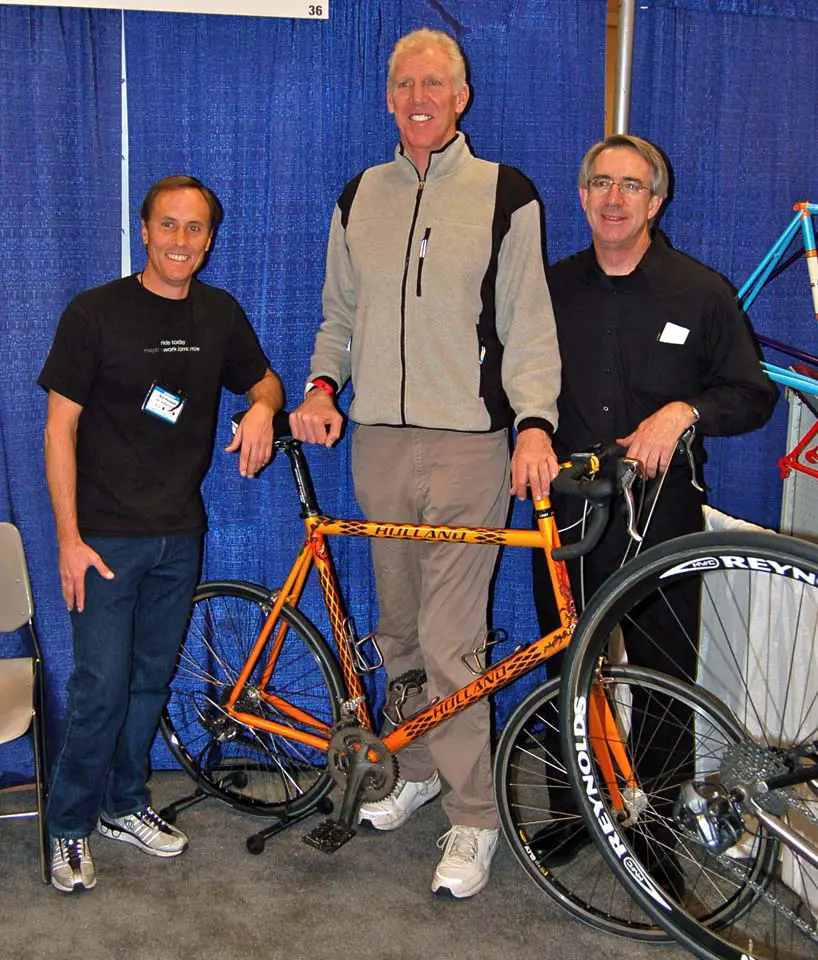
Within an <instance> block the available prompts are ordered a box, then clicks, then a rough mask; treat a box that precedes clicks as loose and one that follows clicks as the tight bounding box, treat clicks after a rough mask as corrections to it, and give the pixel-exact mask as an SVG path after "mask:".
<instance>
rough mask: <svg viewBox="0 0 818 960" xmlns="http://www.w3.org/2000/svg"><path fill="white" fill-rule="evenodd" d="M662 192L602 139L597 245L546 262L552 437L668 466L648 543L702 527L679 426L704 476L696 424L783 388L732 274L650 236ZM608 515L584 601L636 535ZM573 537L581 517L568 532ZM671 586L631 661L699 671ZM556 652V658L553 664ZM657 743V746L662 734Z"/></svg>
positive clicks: (595, 202) (562, 844) (712, 431)
mask: <svg viewBox="0 0 818 960" xmlns="http://www.w3.org/2000/svg"><path fill="white" fill-rule="evenodd" d="M667 191H668V172H667V167H666V165H665V163H664V160H663V159H662V157H661V154H660V153H659V152H658V151H657V150H656V148H655V147H653V145H652V144H650V143H647V142H646V141H644V140H641V139H639V138H638V137H630V136H624V135H616V136H612V137H608V138H607V139H606V140H604V141H602V142H600V143H597V144H595V145H594V146H593V147H592V148H591V149H590V150H589V151H588V153H587V154H586V155H585V158H584V159H583V162H582V167H581V168H580V174H579V196H580V202H581V204H582V208H583V210H584V211H585V214H586V216H587V218H588V223H589V225H590V227H591V232H592V235H593V243H592V245H591V246H590V247H588V248H587V249H586V250H583V251H581V252H580V253H577V254H575V255H574V256H572V257H568V258H567V259H565V260H561V261H560V262H559V263H557V264H555V265H554V266H553V267H552V268H551V269H550V270H549V272H548V286H549V289H550V291H551V299H552V302H553V307H554V314H555V317H556V323H557V333H558V338H559V344H560V353H561V356H562V387H561V393H560V397H559V404H558V409H559V426H558V429H557V432H556V434H555V436H554V448H555V450H556V452H557V455H558V456H559V458H560V459H561V460H564V459H566V458H568V457H569V455H570V454H571V453H572V452H575V451H578V450H582V449H584V448H586V447H589V446H591V445H592V444H594V443H596V442H599V441H602V442H604V443H610V442H611V441H614V440H616V441H618V442H619V443H621V444H623V445H624V446H626V447H627V448H628V456H629V457H633V458H635V459H638V460H640V461H641V462H642V463H643V464H644V466H645V469H646V472H647V475H648V476H649V477H651V478H654V477H656V476H657V474H661V473H662V472H664V471H665V469H666V468H668V466H669V469H668V471H667V475H666V477H665V482H664V487H663V489H662V494H661V496H660V497H659V500H658V502H657V507H656V510H655V513H654V515H653V519H652V521H651V526H650V530H649V533H648V537H647V543H646V546H650V545H652V544H656V543H660V542H663V541H665V540H669V539H671V538H673V537H677V536H681V535H683V534H686V533H692V532H695V531H697V530H701V529H702V528H703V518H702V505H703V501H704V498H703V495H702V494H701V493H700V492H699V491H698V490H697V489H695V488H694V487H693V486H692V485H691V482H690V481H691V477H690V470H689V468H688V467H687V466H686V463H685V457H684V456H683V455H682V454H680V453H679V452H678V439H679V437H680V435H681V434H682V433H683V432H684V431H685V430H686V429H687V428H688V427H690V426H691V425H693V424H696V434H697V435H696V438H695V441H694V448H693V449H694V455H695V459H696V462H697V469H698V471H699V473H701V465H702V464H703V462H704V459H705V455H704V448H703V446H702V442H701V436H700V435H701V434H709V435H714V436H718V435H728V434H738V433H744V432H746V431H749V430H755V429H756V428H758V427H760V426H761V425H762V424H764V423H765V422H766V421H767V420H768V419H769V417H770V415H771V414H772V411H773V408H774V406H775V403H776V400H777V396H778V391H777V389H776V388H775V387H774V386H773V385H772V384H771V383H770V381H769V380H767V378H766V376H765V374H764V373H763V371H762V368H761V366H760V364H759V361H758V356H757V354H756V351H755V348H754V345H753V342H752V339H751V335H750V331H749V325H748V323H747V321H746V319H745V317H744V316H743V315H742V314H741V312H740V311H739V309H738V307H737V305H736V301H735V298H734V295H733V292H732V291H731V289H730V287H729V286H728V284H727V283H726V282H725V281H724V280H723V279H722V278H721V277H720V276H719V275H718V274H717V273H715V272H714V271H713V270H711V269H709V268H708V267H705V266H704V265H703V264H701V263H699V262H698V261H696V260H694V259H692V258H691V257H688V256H687V255H685V254H683V253H679V252H678V251H676V250H673V249H672V248H671V247H669V246H668V244H667V243H666V242H665V240H664V239H663V238H662V236H661V234H658V233H657V235H656V236H655V237H652V236H651V232H650V225H651V221H652V220H653V218H654V217H655V216H656V214H657V213H658V212H659V209H660V208H661V206H662V203H663V202H664V200H665V198H666V196H667ZM699 479H701V477H699ZM554 506H555V509H556V512H557V519H558V521H559V524H560V527H561V528H566V527H569V526H570V525H572V524H574V523H576V522H577V521H579V520H581V514H582V505H581V504H576V503H574V502H565V499H564V498H560V497H559V496H558V495H556V494H555V495H554ZM612 514H613V515H612V518H611V522H610V524H609V527H608V529H607V531H606V532H605V534H604V536H603V538H602V540H601V542H600V544H599V546H598V547H597V548H596V549H595V550H594V551H593V552H592V553H591V554H590V555H589V556H587V557H586V558H585V559H584V560H583V561H582V571H581V572H580V564H579V563H577V564H576V565H575V569H572V570H571V571H570V572H571V580H572V584H573V587H574V592H575V595H576V599H577V603H578V605H579V606H582V605H583V596H582V594H583V590H582V589H581V586H580V585H581V584H582V586H583V587H584V599H585V600H587V599H588V598H590V596H592V594H593V593H594V592H595V591H596V590H597V589H598V588H599V586H600V585H601V584H602V583H603V581H604V580H605V579H607V577H609V576H610V575H611V574H612V573H613V572H614V571H615V570H616V569H618V567H619V566H620V564H621V562H622V558H623V555H624V551H625V548H626V546H627V544H628V537H627V532H626V528H625V522H624V519H623V517H622V515H621V514H620V512H619V511H618V510H614V511H612ZM579 536H580V528H579V526H576V527H574V529H572V530H567V531H566V533H565V535H564V537H563V539H564V541H565V542H572V541H575V540H577V539H579ZM536 553H537V554H539V555H536V554H535V558H534V593H535V599H536V600H537V611H538V615H539V618H540V626H541V628H542V631H543V633H545V632H547V631H548V630H550V629H553V626H554V623H553V617H554V614H553V598H552V597H551V589H550V582H549V580H548V576H547V573H546V571H545V561H544V558H543V556H542V554H541V552H540V551H538V552H536ZM673 589H674V590H675V591H676V593H675V595H673V596H671V597H670V599H671V600H672V603H673V607H674V610H673V611H672V612H670V613H668V611H667V609H666V608H663V609H662V610H654V611H652V616H653V617H654V619H653V620H652V621H651V626H650V633H651V635H652V636H653V637H655V636H656V635H657V631H658V632H659V635H660V636H661V639H662V642H661V646H657V645H656V644H654V643H653V642H651V640H650V638H648V637H647V632H648V627H647V626H646V624H643V623H642V622H641V620H640V622H639V624H637V628H636V629H632V628H630V627H626V629H625V630H624V634H625V636H624V639H625V646H626V649H627V653H628V657H629V659H630V660H631V661H632V662H637V663H639V664H641V665H644V666H650V667H653V668H655V669H659V670H662V671H663V672H665V673H672V674H675V675H677V676H683V677H687V678H688V679H691V678H692V679H695V669H696V659H697V649H696V647H697V639H698V615H699V614H698V607H699V598H698V587H697V584H696V583H695V582H693V583H688V584H684V585H682V586H681V588H678V587H674V588H673ZM668 595H669V596H670V592H668ZM657 606H662V605H661V604H660V605H657ZM691 638H692V639H691ZM560 659H561V658H558V659H557V661H556V662H555V661H554V660H549V664H548V666H549V673H551V674H552V675H553V673H554V670H555V669H556V670H559V666H560V664H559V660H560ZM665 726H667V725H665ZM655 741H656V743H655V745H656V747H657V749H659V748H660V747H661V746H662V743H661V741H662V737H661V736H658V735H657V736H656V737H655ZM682 746H683V745H682V744H678V745H677V747H674V749H678V748H679V747H682ZM553 792H554V794H555V797H556V793H557V791H553ZM563 792H564V793H567V791H563ZM555 797H552V806H553V807H554V812H555V813H563V814H564V813H569V812H571V811H570V810H568V809H562V810H561V809H559V808H560V803H559V801H558V800H556V799H555ZM564 806H566V807H569V806H570V802H566V803H565V804H564ZM570 824H571V821H570V820H569V821H562V822H560V821H559V820H556V821H555V823H554V827H553V829H552V830H551V831H550V832H549V831H548V828H547V829H546V833H549V836H548V837H547V838H546V837H545V836H543V838H542V841H543V843H542V846H543V849H548V846H549V844H550V846H551V847H552V848H553V850H555V851H556V850H557V849H561V851H562V853H561V854H556V853H555V854H554V857H555V858H557V857H559V858H560V859H562V860H563V861H564V860H565V859H567V858H568V857H569V856H570V854H571V853H572V852H573V851H574V850H575V849H577V848H578V846H579V845H581V843H582V841H583V837H582V836H581V835H580V834H579V831H578V830H574V829H573V828H572V827H571V825H570ZM546 841H547V842H546ZM555 863H556V859H555ZM670 882H671V885H672V882H673V878H671V881H670Z"/></svg>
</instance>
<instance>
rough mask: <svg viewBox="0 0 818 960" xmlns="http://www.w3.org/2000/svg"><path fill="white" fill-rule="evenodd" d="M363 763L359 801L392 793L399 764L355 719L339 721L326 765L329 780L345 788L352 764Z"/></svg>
mask: <svg viewBox="0 0 818 960" xmlns="http://www.w3.org/2000/svg"><path fill="white" fill-rule="evenodd" d="M356 763H365V764H366V765H367V767H368V768H369V769H368V770H367V772H366V773H365V775H364V781H363V789H362V790H361V800H362V802H363V803H375V802H376V801H377V800H383V799H384V797H388V796H389V794H390V793H391V792H392V790H393V788H394V786H395V781H396V780H397V778H398V762H397V760H396V759H395V757H394V756H393V755H392V754H391V753H390V752H389V751H388V750H387V749H386V747H385V746H384V745H383V741H382V740H381V739H379V738H378V737H376V736H375V734H374V733H371V732H370V731H369V730H364V729H363V728H362V727H359V726H358V724H357V722H356V721H354V720H349V721H342V722H341V723H340V724H338V725H337V726H336V727H335V731H334V733H333V734H332V737H331V738H330V742H329V750H328V752H327V765H328V769H329V772H330V775H331V776H332V779H333V780H334V781H335V782H336V783H337V784H338V785H339V786H341V787H346V783H347V778H348V776H349V770H350V768H351V766H352V765H353V764H356Z"/></svg>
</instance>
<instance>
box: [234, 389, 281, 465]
mask: <svg viewBox="0 0 818 960" xmlns="http://www.w3.org/2000/svg"><path fill="white" fill-rule="evenodd" d="M236 450H240V451H241V452H240V453H239V473H240V474H241V475H242V476H243V477H255V475H256V474H257V473H258V472H259V470H261V469H262V467H266V466H267V464H268V463H269V462H270V458H271V457H272V455H273V412H272V410H271V408H270V406H269V405H268V404H267V403H262V402H258V403H254V404H253V405H252V407H250V409H249V410H248V411H247V413H245V415H244V416H243V417H242V419H241V422H240V423H239V425H238V427H237V428H236V433H235V435H234V436H233V439H232V441H231V442H230V443H229V444H228V446H226V447H225V448H224V451H225V453H235V451H236Z"/></svg>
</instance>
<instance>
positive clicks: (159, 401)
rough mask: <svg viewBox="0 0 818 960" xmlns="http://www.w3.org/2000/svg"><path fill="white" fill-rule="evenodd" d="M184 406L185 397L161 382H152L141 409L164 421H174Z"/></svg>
mask: <svg viewBox="0 0 818 960" xmlns="http://www.w3.org/2000/svg"><path fill="white" fill-rule="evenodd" d="M184 408H185V397H184V396H182V395H181V394H179V393H174V392H173V390H168V388H167V387H163V386H162V385H161V384H158V383H153V384H152V385H151V388H150V390H148V395H147V397H145V402H144V403H143V404H142V409H143V410H144V411H145V413H149V414H151V415H152V416H154V417H158V418H159V419H160V420H164V421H165V423H176V421H177V420H178V419H179V417H180V416H181V415H182V410H184Z"/></svg>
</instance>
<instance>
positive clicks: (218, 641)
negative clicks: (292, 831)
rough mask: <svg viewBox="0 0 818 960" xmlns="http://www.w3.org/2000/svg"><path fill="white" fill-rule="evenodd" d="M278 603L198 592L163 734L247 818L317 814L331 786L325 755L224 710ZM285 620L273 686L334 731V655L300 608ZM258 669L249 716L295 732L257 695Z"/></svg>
mask: <svg viewBox="0 0 818 960" xmlns="http://www.w3.org/2000/svg"><path fill="white" fill-rule="evenodd" d="M272 603H273V600H272V598H271V594H270V591H269V590H266V589H265V588H264V587H260V586H258V585H256V584H251V583H245V582H242V581H213V582H209V583H202V584H200V585H199V586H198V587H197V588H196V592H195V594H194V597H193V607H192V610H191V615H190V620H189V623H188V628H187V632H186V634H185V637H184V640H183V641H182V647H181V650H180V652H179V658H178V668H177V672H176V675H175V677H174V679H173V682H172V684H171V691H170V697H169V699H168V702H167V705H166V707H165V710H164V711H163V714H162V719H161V721H160V729H161V731H162V734H163V736H164V737H165V740H166V742H167V744H168V747H169V748H170V751H171V753H172V754H173V756H174V757H175V758H176V760H177V761H178V762H179V765H180V766H181V767H182V769H183V770H184V771H185V772H186V773H187V774H188V775H189V776H190V777H192V778H193V780H195V781H196V783H197V784H198V785H199V787H200V788H201V789H202V790H203V791H204V792H205V793H207V794H208V795H210V796H213V797H217V798H218V799H220V800H223V801H224V802H225V803H228V804H229V805H230V806H231V807H234V808H235V809H237V810H241V811H243V812H245V813H251V814H256V815H258V816H265V817H278V818H282V819H285V818H289V817H294V816H298V815H299V814H301V813H303V812H305V811H307V810H310V809H311V808H313V807H317V806H318V804H319V803H320V801H321V800H322V799H323V798H324V797H325V796H326V795H327V794H328V793H329V791H330V790H331V789H332V786H333V780H332V778H331V776H330V775H329V773H328V771H327V765H326V754H325V753H324V752H322V751H320V750H318V749H315V748H313V747H308V746H305V745H303V744H301V743H299V742H298V741H296V740H290V739H288V738H286V737H283V736H280V735H278V734H272V733H268V732H267V731H264V730H260V729H255V728H253V729H251V728H250V727H248V726H247V725H245V724H242V723H239V722H237V721H235V720H233V719H232V718H230V717H228V715H227V714H226V713H225V712H224V711H223V709H222V705H223V704H224V703H225V701H226V699H227V697H228V695H229V693H230V690H231V688H232V686H233V684H234V682H235V680H236V679H237V677H238V675H239V673H240V671H241V669H242V667H243V666H244V663H245V660H246V659H247V656H248V654H249V653H250V650H251V649H252V647H253V644H254V643H255V640H256V638H257V636H258V633H259V630H260V629H261V625H262V624H263V623H264V620H265V618H266V616H267V614H268V613H269V610H270V609H271V607H272ZM281 619H282V620H283V621H284V622H285V623H286V624H287V626H288V627H289V630H288V633H287V636H286V639H285V642H284V645H283V647H282V650H281V653H280V655H279V658H278V661H277V663H276V667H275V670H274V672H273V674H272V677H271V678H270V682H269V683H268V685H267V687H266V689H267V690H275V692H276V694H277V695H278V696H281V697H284V698H286V699H287V700H288V702H289V703H291V704H293V705H294V706H296V707H300V708H301V709H302V710H305V711H306V712H308V713H309V714H311V715H312V716H313V717H315V718H317V719H318V720H320V721H322V722H323V723H325V724H326V725H327V726H328V727H331V726H332V725H333V724H335V723H336V722H337V721H338V719H339V718H340V705H341V703H342V701H343V699H344V683H343V680H342V678H341V674H340V671H339V668H338V666H337V663H336V661H335V658H334V656H333V654H332V652H331V650H330V648H329V647H328V646H327V643H326V641H325V640H324V638H323V637H322V636H321V634H320V633H319V631H318V630H317V629H316V627H315V626H314V625H313V624H312V623H311V622H310V620H308V619H307V617H305V616H304V615H303V614H302V613H301V612H300V611H298V610H295V609H293V608H292V607H289V606H284V607H283V608H282V611H281ZM261 659H262V660H263V657H262V658H261ZM260 672H261V666H257V667H256V669H255V670H254V671H253V673H252V674H251V676H250V678H249V680H248V687H247V690H248V695H247V697H246V698H245V702H244V703H243V704H242V709H243V710H244V711H245V712H256V713H258V715H259V716H263V717H266V718H267V719H271V720H275V721H277V722H279V723H287V724H290V725H291V726H293V727H296V726H297V722H296V721H295V720H292V719H290V718H288V717H286V716H285V715H284V714H283V713H281V712H280V711H276V710H275V709H274V708H273V707H272V706H271V705H270V704H269V703H266V702H265V701H262V700H261V699H259V698H256V697H254V696H253V693H254V691H255V690H256V687H255V686H254V683H255V682H256V681H257V678H258V677H259V675H260Z"/></svg>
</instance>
